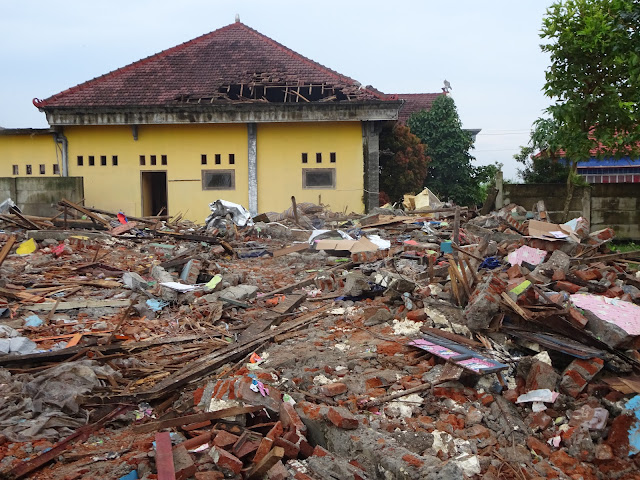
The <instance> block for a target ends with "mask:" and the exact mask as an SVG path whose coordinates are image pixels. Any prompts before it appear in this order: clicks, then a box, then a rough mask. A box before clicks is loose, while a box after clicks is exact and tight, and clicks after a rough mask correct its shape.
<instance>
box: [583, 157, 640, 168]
mask: <svg viewBox="0 0 640 480" xmlns="http://www.w3.org/2000/svg"><path fill="white" fill-rule="evenodd" d="M578 167H640V158H634V159H633V160H632V159H631V157H623V158H619V159H617V160H616V159H614V158H603V159H598V158H590V159H589V160H583V161H580V162H578Z"/></svg>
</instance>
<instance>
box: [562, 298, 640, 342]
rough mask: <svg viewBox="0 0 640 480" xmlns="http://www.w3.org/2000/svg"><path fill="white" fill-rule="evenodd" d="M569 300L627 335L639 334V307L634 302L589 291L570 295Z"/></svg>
mask: <svg viewBox="0 0 640 480" xmlns="http://www.w3.org/2000/svg"><path fill="white" fill-rule="evenodd" d="M571 301H572V302H573V304H574V305H575V306H576V307H578V308H582V309H583V310H588V311H589V312H591V313H593V314H594V315H595V316H597V317H598V318H600V319H601V320H604V321H605V322H609V323H613V324H614V325H617V326H618V327H620V328H621V329H623V330H624V331H625V332H627V333H628V334H629V335H634V336H635V335H640V307H639V306H638V305H636V304H634V303H631V302H625V301H623V300H620V299H618V298H608V297H603V296H600V295H591V294H589V293H576V294H574V295H571Z"/></svg>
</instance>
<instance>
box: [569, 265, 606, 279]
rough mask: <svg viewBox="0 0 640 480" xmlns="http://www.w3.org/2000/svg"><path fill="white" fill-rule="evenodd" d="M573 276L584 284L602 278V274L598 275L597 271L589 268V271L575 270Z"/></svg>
mask: <svg viewBox="0 0 640 480" xmlns="http://www.w3.org/2000/svg"><path fill="white" fill-rule="evenodd" d="M573 273H574V275H575V276H576V277H578V278H580V279H581V280H584V281H585V282H588V281H590V280H599V279H600V278H602V273H600V272H599V271H598V270H597V269H595V268H591V269H589V270H575V271H574V272H573Z"/></svg>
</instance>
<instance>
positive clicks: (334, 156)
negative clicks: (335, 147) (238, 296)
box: [329, 152, 336, 163]
mask: <svg viewBox="0 0 640 480" xmlns="http://www.w3.org/2000/svg"><path fill="white" fill-rule="evenodd" d="M329 161H330V162H331V163H336V152H331V153H330V154H329Z"/></svg>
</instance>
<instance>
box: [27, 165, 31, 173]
mask: <svg viewBox="0 0 640 480" xmlns="http://www.w3.org/2000/svg"><path fill="white" fill-rule="evenodd" d="M27 175H31V165H27Z"/></svg>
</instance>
